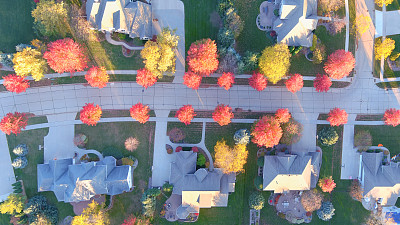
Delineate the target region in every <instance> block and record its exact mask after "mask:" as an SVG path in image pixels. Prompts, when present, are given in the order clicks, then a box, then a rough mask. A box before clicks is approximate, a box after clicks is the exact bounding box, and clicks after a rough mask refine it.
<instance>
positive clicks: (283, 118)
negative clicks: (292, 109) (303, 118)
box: [275, 109, 292, 123]
mask: <svg viewBox="0 0 400 225" xmlns="http://www.w3.org/2000/svg"><path fill="white" fill-rule="evenodd" d="M291 117H292V116H291V115H290V113H289V109H278V110H276V112H275V120H276V121H278V123H287V122H289V120H290V118H291Z"/></svg>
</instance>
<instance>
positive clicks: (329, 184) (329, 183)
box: [318, 176, 336, 193]
mask: <svg viewBox="0 0 400 225" xmlns="http://www.w3.org/2000/svg"><path fill="white" fill-rule="evenodd" d="M318 186H319V187H320V188H321V190H322V191H323V192H329V193H331V192H332V191H333V189H335V187H336V183H335V181H334V180H333V179H332V176H330V177H324V178H322V179H320V180H319V181H318Z"/></svg>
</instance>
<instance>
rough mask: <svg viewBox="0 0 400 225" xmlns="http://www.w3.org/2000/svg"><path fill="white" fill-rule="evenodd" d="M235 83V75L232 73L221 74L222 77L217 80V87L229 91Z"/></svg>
mask: <svg viewBox="0 0 400 225" xmlns="http://www.w3.org/2000/svg"><path fill="white" fill-rule="evenodd" d="M234 83H235V75H233V73H230V72H229V73H222V76H220V77H219V78H218V85H219V86H220V87H223V88H225V90H229V89H230V88H231V87H232V85H233V84H234Z"/></svg>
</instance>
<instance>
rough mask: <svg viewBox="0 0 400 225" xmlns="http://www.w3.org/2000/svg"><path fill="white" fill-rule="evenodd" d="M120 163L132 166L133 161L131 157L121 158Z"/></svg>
mask: <svg viewBox="0 0 400 225" xmlns="http://www.w3.org/2000/svg"><path fill="white" fill-rule="evenodd" d="M121 161H122V165H129V166H133V164H134V163H135V162H134V161H133V160H132V159H131V158H126V157H124V158H122V159H121Z"/></svg>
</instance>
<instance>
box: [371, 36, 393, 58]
mask: <svg viewBox="0 0 400 225" xmlns="http://www.w3.org/2000/svg"><path fill="white" fill-rule="evenodd" d="M395 47H396V46H395V41H394V40H393V39H391V38H386V39H385V40H384V41H382V38H378V40H377V41H376V42H375V59H376V60H380V59H381V57H382V56H383V57H384V58H385V59H386V58H387V57H388V56H390V54H392V51H393V50H394V48H395Z"/></svg>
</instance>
